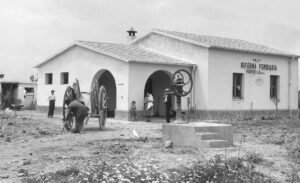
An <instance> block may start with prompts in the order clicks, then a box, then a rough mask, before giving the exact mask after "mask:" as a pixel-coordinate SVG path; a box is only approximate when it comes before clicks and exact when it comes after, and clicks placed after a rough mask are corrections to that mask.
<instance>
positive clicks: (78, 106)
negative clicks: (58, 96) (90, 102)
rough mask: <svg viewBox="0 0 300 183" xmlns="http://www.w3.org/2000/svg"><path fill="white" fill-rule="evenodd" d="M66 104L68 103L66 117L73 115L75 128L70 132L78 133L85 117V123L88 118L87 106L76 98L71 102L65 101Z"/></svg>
mask: <svg viewBox="0 0 300 183" xmlns="http://www.w3.org/2000/svg"><path fill="white" fill-rule="evenodd" d="M66 104H67V105H68V113H67V118H68V117H69V116H70V115H73V116H74V117H75V129H74V130H72V132H74V133H80V131H81V130H82V127H83V124H84V119H85V118H86V123H87V120H88V119H89V108H88V107H86V106H85V105H84V103H83V102H80V101H78V100H73V101H72V102H69V104H68V102H66Z"/></svg>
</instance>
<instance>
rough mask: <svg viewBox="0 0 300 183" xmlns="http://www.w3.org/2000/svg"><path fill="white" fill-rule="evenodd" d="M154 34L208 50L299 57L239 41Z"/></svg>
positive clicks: (177, 34) (168, 33)
mask: <svg viewBox="0 0 300 183" xmlns="http://www.w3.org/2000/svg"><path fill="white" fill-rule="evenodd" d="M153 32H155V33H158V34H163V35H165V36H171V37H173V38H177V39H180V40H183V41H187V42H191V43H194V44H198V45H200V46H204V47H208V48H219V49H228V50H236V51H244V52H253V53H262V54H270V55H280V56H289V57H292V56H295V57H299V56H298V55H295V54H292V53H288V52H285V51H280V50H277V49H274V48H270V47H267V46H264V45H260V44H256V43H251V42H248V41H243V40H239V39H230V38H224V37H215V36H204V35H196V34H188V33H182V32H175V31H167V30H160V29H154V30H153Z"/></svg>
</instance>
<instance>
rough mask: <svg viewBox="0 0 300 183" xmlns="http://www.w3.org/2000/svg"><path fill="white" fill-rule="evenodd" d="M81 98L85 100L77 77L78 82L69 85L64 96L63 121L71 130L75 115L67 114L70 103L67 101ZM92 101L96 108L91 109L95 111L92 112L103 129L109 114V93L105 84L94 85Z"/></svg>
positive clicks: (91, 94) (91, 93) (80, 99)
mask: <svg viewBox="0 0 300 183" xmlns="http://www.w3.org/2000/svg"><path fill="white" fill-rule="evenodd" d="M73 100H79V101H83V96H82V95H81V93H80V87H79V82H78V80H77V79H76V82H75V83H74V84H73V87H71V86H68V87H67V88H66V90H65V93H64V98H63V122H64V127H65V128H66V129H67V130H68V131H70V130H71V129H72V126H73V123H74V116H72V115H70V116H67V109H68V105H67V104H66V101H73ZM90 101H92V102H93V104H94V105H93V106H94V108H95V109H94V110H91V109H90V112H93V111H94V114H91V115H92V116H94V117H97V118H98V119H99V127H100V130H103V129H104V127H105V122H106V116H107V95H106V89H105V87H104V86H98V85H97V84H95V85H94V86H93V87H92V91H91V92H90Z"/></svg>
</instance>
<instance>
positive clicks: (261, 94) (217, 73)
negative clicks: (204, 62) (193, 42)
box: [208, 49, 298, 110]
mask: <svg viewBox="0 0 300 183" xmlns="http://www.w3.org/2000/svg"><path fill="white" fill-rule="evenodd" d="M254 58H255V59H260V60H261V62H259V63H262V64H270V65H276V66H277V70H276V71H269V70H266V71H264V73H265V74H252V73H246V70H245V69H244V68H241V62H251V63H254V62H253V61H252V59H254ZM288 61H289V58H287V57H281V56H270V55H262V54H254V53H243V52H237V51H228V50H219V49H211V50H210V52H209V78H208V83H209V85H208V86H209V88H208V90H209V97H208V103H209V106H208V109H209V110H250V108H251V107H250V106H251V102H253V110H274V109H275V104H274V102H273V101H272V100H271V99H270V75H278V76H279V77H280V78H279V80H280V89H279V90H280V91H279V95H280V96H279V98H280V103H279V105H278V107H279V109H288V105H289V104H288V103H289V100H288V76H289V68H288V67H289V64H288ZM259 63H257V64H259ZM297 65H298V62H297V61H292V63H291V73H290V75H291V97H290V105H291V109H297V108H298V91H297V89H298V80H297V77H298V67H297ZM234 72H236V73H244V98H243V99H241V100H239V99H233V98H232V82H233V76H232V75H233V73H234ZM258 78H261V79H262V80H263V84H262V85H261V86H259V85H258V84H257V83H256V80H257V79H258Z"/></svg>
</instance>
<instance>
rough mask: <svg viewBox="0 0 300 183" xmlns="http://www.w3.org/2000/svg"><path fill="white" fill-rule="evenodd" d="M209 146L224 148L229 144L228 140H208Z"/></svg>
mask: <svg viewBox="0 0 300 183" xmlns="http://www.w3.org/2000/svg"><path fill="white" fill-rule="evenodd" d="M206 142H207V144H208V147H213V148H224V147H225V146H228V141H227V140H218V139H214V140H206Z"/></svg>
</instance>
